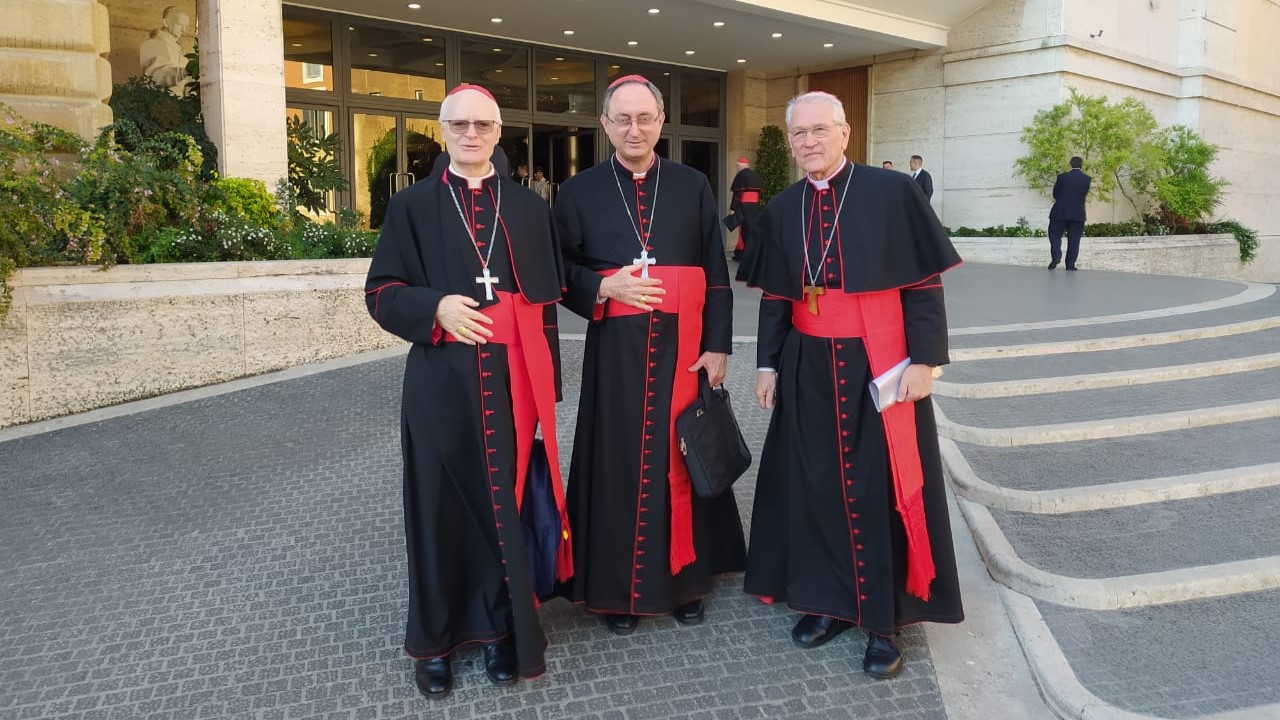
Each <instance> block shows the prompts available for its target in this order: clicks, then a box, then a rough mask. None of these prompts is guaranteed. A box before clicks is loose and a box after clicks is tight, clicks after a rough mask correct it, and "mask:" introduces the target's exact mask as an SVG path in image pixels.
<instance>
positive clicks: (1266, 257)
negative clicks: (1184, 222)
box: [952, 235, 1280, 283]
mask: <svg viewBox="0 0 1280 720" xmlns="http://www.w3.org/2000/svg"><path fill="white" fill-rule="evenodd" d="M952 242H953V243H954V244H955V246H956V250H957V251H958V252H959V253H960V257H962V258H964V259H965V262H974V263H989V264H992V265H1021V266H1026V267H1044V266H1046V265H1048V262H1049V240H1048V238H1042V237H1038V238H1026V237H1005V238H998V237H986V238H968V237H962V238H952ZM1066 242H1067V241H1066V238H1063V240H1062V247H1063V251H1064V252H1065V251H1066ZM1079 266H1080V268H1081V269H1082V270H1116V271H1119V272H1131V273H1144V274H1149V275H1178V276H1183V277H1205V278H1217V279H1220V280H1248V281H1253V282H1266V283H1275V282H1280V248H1278V247H1275V246H1274V244H1273V245H1271V246H1266V245H1264V246H1262V247H1261V248H1259V251H1258V254H1257V257H1255V258H1254V260H1253V261H1252V262H1250V263H1248V264H1245V263H1241V262H1240V248H1239V245H1238V244H1237V243H1236V239H1235V237H1234V236H1232V235H1169V236H1163V237H1116V238H1101V237H1086V238H1081V239H1080V259H1079ZM1059 272H1061V270H1059Z"/></svg>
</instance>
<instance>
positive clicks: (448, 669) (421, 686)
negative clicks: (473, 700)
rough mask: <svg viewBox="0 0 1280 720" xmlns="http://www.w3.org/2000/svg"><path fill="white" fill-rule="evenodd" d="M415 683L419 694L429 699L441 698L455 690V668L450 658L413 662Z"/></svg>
mask: <svg viewBox="0 0 1280 720" xmlns="http://www.w3.org/2000/svg"><path fill="white" fill-rule="evenodd" d="M413 683H414V684H415V685H417V686H418V692H420V693H422V694H423V695H426V696H427V697H429V698H440V697H444V696H445V695H448V694H449V691H450V690H452V689H453V667H452V666H451V665H450V664H449V658H448V657H447V656H446V657H440V658H431V659H429V660H414V661H413Z"/></svg>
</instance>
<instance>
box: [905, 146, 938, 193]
mask: <svg viewBox="0 0 1280 720" xmlns="http://www.w3.org/2000/svg"><path fill="white" fill-rule="evenodd" d="M909 164H910V166H911V177H912V178H915V181H916V183H918V184H919V185H920V189H921V190H923V191H924V196H925V197H927V198H929V199H930V200H932V199H933V176H932V175H930V174H929V171H928V170H925V169H924V158H922V157H920V156H919V155H912V156H911V162H910V163H909Z"/></svg>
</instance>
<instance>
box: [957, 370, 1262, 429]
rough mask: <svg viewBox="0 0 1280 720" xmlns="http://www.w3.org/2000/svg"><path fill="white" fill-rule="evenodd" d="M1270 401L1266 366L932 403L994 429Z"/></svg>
mask: <svg viewBox="0 0 1280 720" xmlns="http://www.w3.org/2000/svg"><path fill="white" fill-rule="evenodd" d="M1272 399H1280V372H1276V371H1275V370H1274V369H1264V370H1253V371H1250V372H1239V373H1233V374H1231V375H1221V376H1216V377H1205V378H1195V379H1190V380H1179V381H1176V382H1164V383H1156V384H1152V385H1135V386H1132V387H1114V388H1104V389H1099V390H1080V391H1077V392H1063V393H1050V394H1043V395H1036V396H1032V397H997V398H976V399H958V398H948V397H943V396H938V397H935V398H934V402H935V403H936V404H937V405H938V406H939V407H941V408H942V410H943V411H944V412H945V413H946V416H947V418H948V419H949V420H950V421H951V422H953V423H956V424H959V425H968V426H972V427H986V428H990V427H1019V426H1027V427H1035V426H1043V425H1051V424H1062V423H1078V422H1086V421H1094V422H1096V421H1099V420H1115V419H1124V418H1134V417H1138V416H1146V415H1152V414H1162V413H1171V412H1179V411H1187V410H1200V409H1206V408H1221V407H1223V406H1227V405H1235V404H1241V403H1250V402H1256V401H1260V400H1272Z"/></svg>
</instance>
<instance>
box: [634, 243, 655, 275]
mask: <svg viewBox="0 0 1280 720" xmlns="http://www.w3.org/2000/svg"><path fill="white" fill-rule="evenodd" d="M631 262H633V263H636V264H638V265H640V277H642V278H646V279H647V278H648V277H649V266H650V265H657V264H658V259H657V258H651V257H649V250H648V248H646V249H644V250H641V251H640V257H638V258H633V259H632V260H631Z"/></svg>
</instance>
